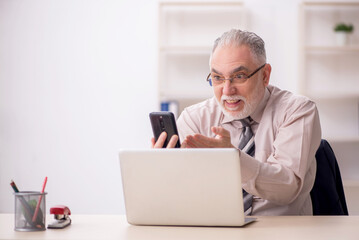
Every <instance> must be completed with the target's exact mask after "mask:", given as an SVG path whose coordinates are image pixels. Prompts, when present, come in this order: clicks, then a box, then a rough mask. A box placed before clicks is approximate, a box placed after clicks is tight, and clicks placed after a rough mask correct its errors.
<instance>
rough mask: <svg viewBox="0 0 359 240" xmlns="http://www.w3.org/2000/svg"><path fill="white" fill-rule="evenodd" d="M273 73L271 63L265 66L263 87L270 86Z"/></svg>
mask: <svg viewBox="0 0 359 240" xmlns="http://www.w3.org/2000/svg"><path fill="white" fill-rule="evenodd" d="M271 72H272V66H271V65H270V64H269V63H267V64H266V65H265V66H264V71H263V85H264V86H268V84H269V79H270V74H271Z"/></svg>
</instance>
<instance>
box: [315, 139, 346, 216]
mask: <svg viewBox="0 0 359 240" xmlns="http://www.w3.org/2000/svg"><path fill="white" fill-rule="evenodd" d="M315 158H316V160H317V173H316V177H315V182H314V186H313V189H312V191H311V192H310V196H311V199H312V205H313V215H348V208H347V204H346V201H345V195H344V188H343V183H342V178H341V175H340V171H339V166H338V162H337V159H336V158H335V155H334V152H333V149H332V148H331V147H330V145H329V143H328V142H327V141H326V140H324V139H322V141H321V143H320V146H319V148H318V150H317V152H316V154H315Z"/></svg>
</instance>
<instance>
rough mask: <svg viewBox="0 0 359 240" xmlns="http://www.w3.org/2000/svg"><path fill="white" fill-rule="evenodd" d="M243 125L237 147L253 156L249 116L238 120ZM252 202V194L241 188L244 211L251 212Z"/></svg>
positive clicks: (253, 147) (252, 139)
mask: <svg viewBox="0 0 359 240" xmlns="http://www.w3.org/2000/svg"><path fill="white" fill-rule="evenodd" d="M240 121H241V123H242V125H243V130H242V134H241V136H240V138H239V146H238V148H239V149H241V150H242V151H243V152H245V153H247V154H248V155H250V156H252V157H253V156H254V151H255V145H254V135H253V132H252V129H251V126H250V121H251V119H250V117H248V118H246V119H241V120H240ZM252 203H253V195H251V194H249V193H247V192H246V191H245V190H244V189H243V204H244V212H247V211H248V212H251V210H249V209H250V208H251V207H252Z"/></svg>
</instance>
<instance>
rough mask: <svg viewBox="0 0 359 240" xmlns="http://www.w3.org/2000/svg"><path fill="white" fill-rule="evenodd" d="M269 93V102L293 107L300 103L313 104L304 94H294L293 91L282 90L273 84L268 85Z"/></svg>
mask: <svg viewBox="0 0 359 240" xmlns="http://www.w3.org/2000/svg"><path fill="white" fill-rule="evenodd" d="M268 90H269V91H270V93H271V97H270V100H269V101H270V102H271V104H273V103H275V104H276V105H280V106H282V107H285V106H288V107H294V106H301V105H308V104H309V105H315V103H314V102H313V101H312V100H311V99H309V98H308V97H306V96H303V95H299V94H295V93H293V92H290V91H287V90H282V89H280V88H278V87H275V86H268Z"/></svg>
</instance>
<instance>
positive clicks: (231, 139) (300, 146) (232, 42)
mask: <svg viewBox="0 0 359 240" xmlns="http://www.w3.org/2000/svg"><path fill="white" fill-rule="evenodd" d="M270 74H271V65H270V64H268V63H266V53H265V48H264V42H263V40H262V39H261V38H260V37H259V36H257V35H256V34H254V33H252V32H247V31H241V30H235V29H232V30H231V31H228V32H226V33H224V34H223V35H222V36H221V37H220V38H218V39H217V40H216V41H215V43H214V47H213V50H212V54H211V58H210V74H209V76H208V78H207V81H208V82H209V83H210V84H211V86H212V88H213V92H214V97H213V98H211V99H208V100H206V101H204V102H201V103H198V104H196V105H193V106H190V107H188V108H186V109H185V110H184V111H183V112H182V114H181V115H180V117H179V119H178V121H177V125H178V130H179V135H180V139H182V140H183V141H182V147H187V148H237V149H239V150H240V151H239V154H240V161H241V169H242V170H241V171H242V172H241V174H242V184H243V185H242V187H243V189H244V196H246V197H245V202H247V203H248V202H249V205H250V206H249V208H248V210H247V214H252V215H311V214H312V203H311V198H310V191H311V189H312V186H313V183H314V179H315V173H316V161H315V153H316V150H317V149H318V146H319V143H320V140H321V128H320V122H319V117H318V111H317V108H316V106H315V104H314V103H313V102H312V101H310V100H309V99H308V98H306V97H303V96H298V95H294V94H293V93H290V92H288V91H283V90H281V89H279V88H277V87H274V86H271V85H269V79H270ZM165 137H166V134H165V133H162V135H161V136H160V138H159V139H158V141H157V142H154V140H153V139H152V144H153V147H162V145H163V142H164V138H165ZM177 140H178V137H177V136H174V137H172V138H171V141H170V143H169V145H168V146H169V147H173V146H174V144H175V143H176V142H177ZM252 196H253V197H252ZM246 198H247V199H246ZM248 199H249V200H248ZM245 205H246V203H245Z"/></svg>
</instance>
